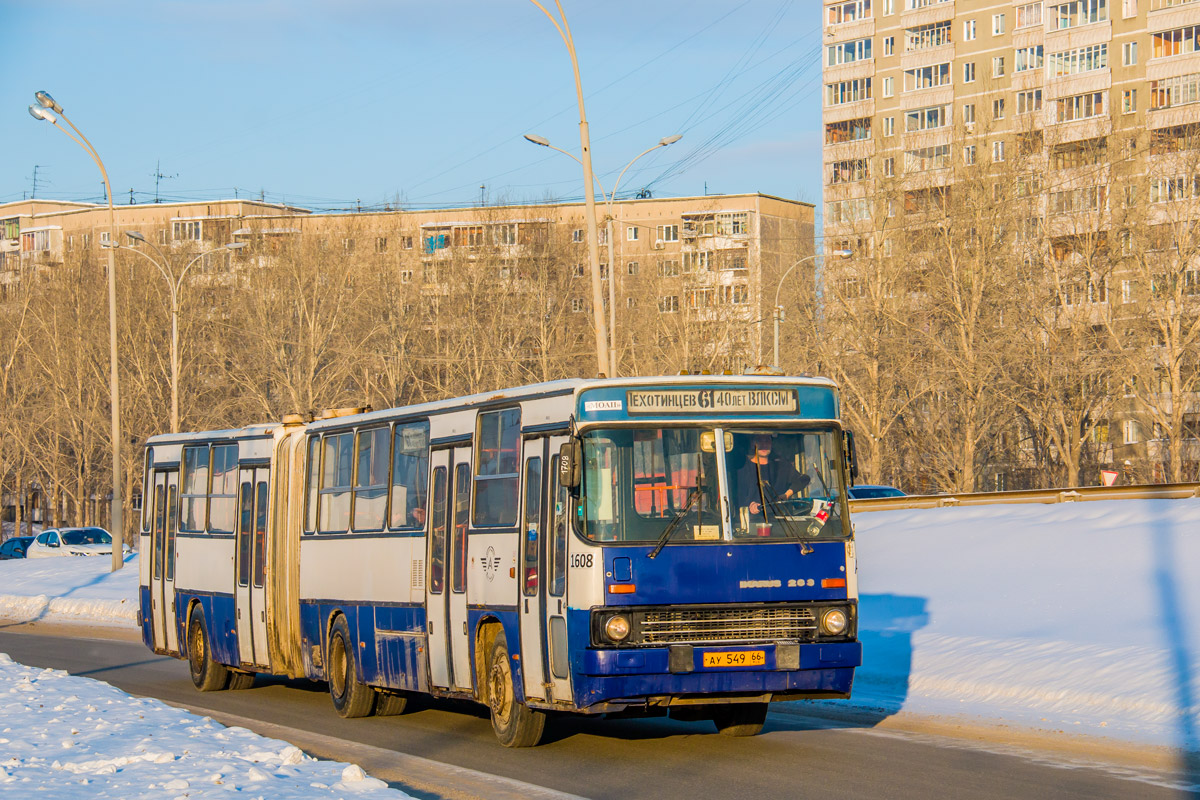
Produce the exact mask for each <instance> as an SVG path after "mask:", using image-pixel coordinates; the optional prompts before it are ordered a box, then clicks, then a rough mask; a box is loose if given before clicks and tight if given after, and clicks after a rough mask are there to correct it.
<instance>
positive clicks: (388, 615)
mask: <svg viewBox="0 0 1200 800" xmlns="http://www.w3.org/2000/svg"><path fill="white" fill-rule="evenodd" d="M375 634H376V638H375V648H376V650H375V657H376V666H377V671H376V674H375V675H374V676H373V678H372V680H371V683H373V684H374V685H376V686H384V687H387V688H388V689H404V690H407V691H410V692H428V691H429V681H428V677H427V676H428V670H426V668H425V654H426V652H427V648H426V647H425V609H424V608H423V607H421V606H416V605H406V606H401V605H396V606H376V607H375Z"/></svg>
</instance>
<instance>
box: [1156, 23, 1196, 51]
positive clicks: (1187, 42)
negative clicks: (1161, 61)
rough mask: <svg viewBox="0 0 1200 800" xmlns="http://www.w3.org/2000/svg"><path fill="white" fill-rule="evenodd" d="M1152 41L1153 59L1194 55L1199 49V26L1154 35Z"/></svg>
mask: <svg viewBox="0 0 1200 800" xmlns="http://www.w3.org/2000/svg"><path fill="white" fill-rule="evenodd" d="M1153 40H1154V57H1155V58H1169V57H1170V56H1178V55H1183V54H1185V53H1195V52H1196V51H1197V50H1198V49H1200V25H1189V26H1188V27H1186V28H1177V29H1175V30H1173V31H1163V32H1162V33H1156V34H1154V37H1153Z"/></svg>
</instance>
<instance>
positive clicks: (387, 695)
mask: <svg viewBox="0 0 1200 800" xmlns="http://www.w3.org/2000/svg"><path fill="white" fill-rule="evenodd" d="M378 695H379V696H378V697H376V698H375V714H376V715H377V716H380V717H394V716H396V715H398V714H403V713H404V707H405V706H407V705H408V695H404V694H398V693H394V692H378Z"/></svg>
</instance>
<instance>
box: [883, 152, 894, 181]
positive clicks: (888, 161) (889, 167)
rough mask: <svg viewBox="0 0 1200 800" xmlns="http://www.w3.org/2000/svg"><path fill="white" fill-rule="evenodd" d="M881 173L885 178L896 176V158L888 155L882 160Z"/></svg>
mask: <svg viewBox="0 0 1200 800" xmlns="http://www.w3.org/2000/svg"><path fill="white" fill-rule="evenodd" d="M883 175H884V177H886V178H894V177H896V159H894V158H892V157H891V156H889V157H887V158H885V159H884V160H883Z"/></svg>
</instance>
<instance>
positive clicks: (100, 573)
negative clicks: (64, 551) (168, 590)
mask: <svg viewBox="0 0 1200 800" xmlns="http://www.w3.org/2000/svg"><path fill="white" fill-rule="evenodd" d="M137 596H138V556H137V554H134V555H130V556H126V557H125V566H124V567H122V568H121V569H119V570H117V571H116V572H113V571H112V558H111V557H110V556H90V557H80V556H73V557H65V556H64V557H62V558H19V559H13V560H10V561H0V619H3V620H7V621H10V622H33V621H37V622H55V623H80V624H85V625H118V626H128V627H136V626H137Z"/></svg>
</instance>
